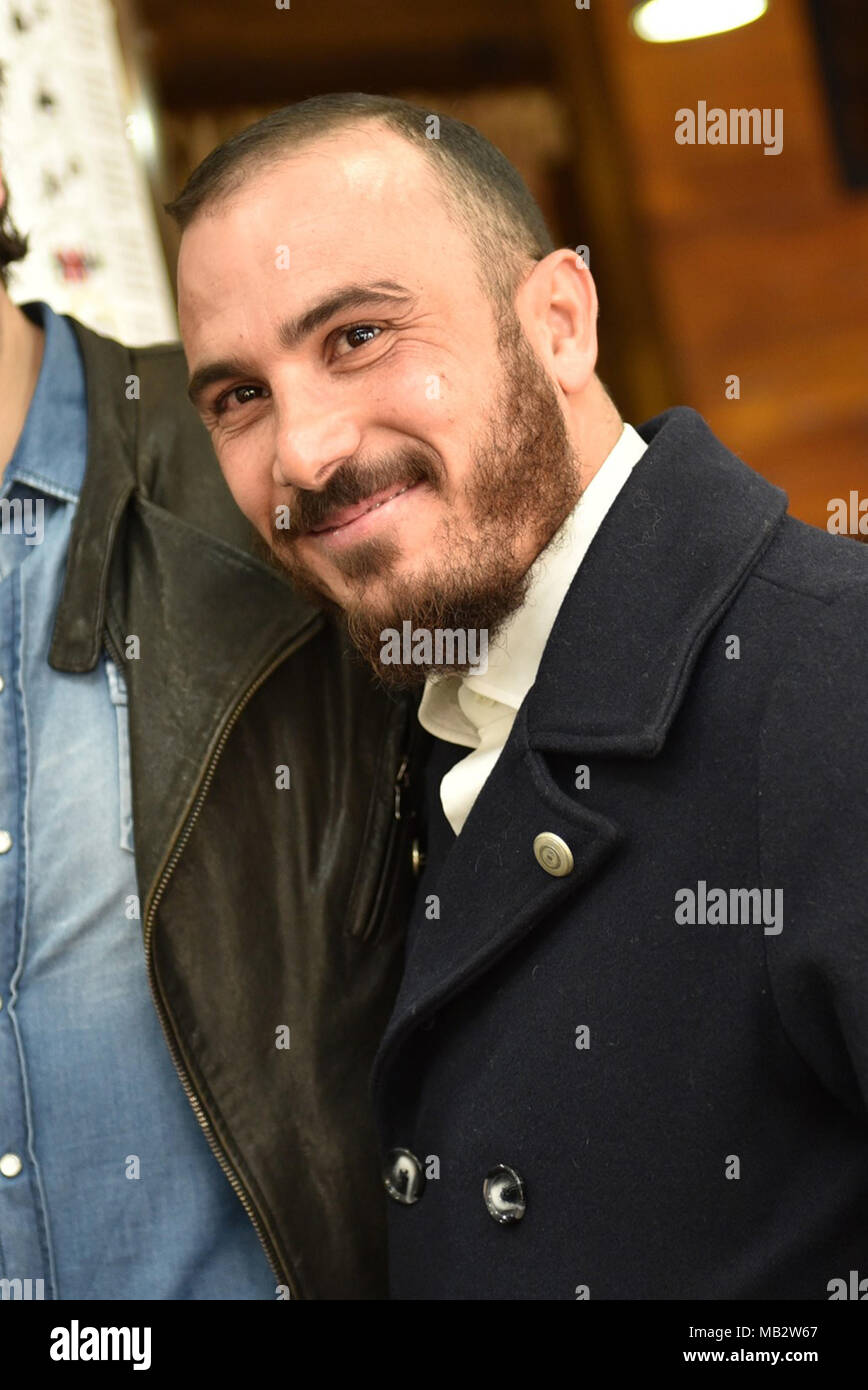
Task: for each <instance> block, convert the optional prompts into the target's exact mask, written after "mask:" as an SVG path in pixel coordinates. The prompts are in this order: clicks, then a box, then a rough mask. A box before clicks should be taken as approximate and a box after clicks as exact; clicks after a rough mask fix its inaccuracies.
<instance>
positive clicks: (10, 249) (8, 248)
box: [0, 66, 27, 288]
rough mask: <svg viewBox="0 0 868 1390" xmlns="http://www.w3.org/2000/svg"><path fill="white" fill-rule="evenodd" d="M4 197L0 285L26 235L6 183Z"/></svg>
mask: <svg viewBox="0 0 868 1390" xmlns="http://www.w3.org/2000/svg"><path fill="white" fill-rule="evenodd" d="M3 83H4V72H3V68H2V66H0V96H2V93H3ZM4 185H5V187H6V198H5V201H4V203H3V206H2V208H0V285H3V286H4V288H5V286H6V285H8V283H9V266H10V265H11V264H12V262H13V261H23V259H24V257H25V256H26V255H27V237H26V236H22V235H21V233H20V232H19V231H18V228H17V227H16V226H15V223H14V222H13V221H12V218H11V216H10V213H9V185H8V184H6V181H5V177H4Z"/></svg>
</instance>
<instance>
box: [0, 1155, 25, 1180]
mask: <svg viewBox="0 0 868 1390" xmlns="http://www.w3.org/2000/svg"><path fill="white" fill-rule="evenodd" d="M23 1167H24V1164H23V1163H22V1162H21V1159H20V1158H19V1157H18V1155H17V1154H4V1155H3V1157H2V1158H0V1173H2V1174H3V1176H4V1178H17V1177H18V1174H19V1173H20V1172H21V1169H22V1168H23Z"/></svg>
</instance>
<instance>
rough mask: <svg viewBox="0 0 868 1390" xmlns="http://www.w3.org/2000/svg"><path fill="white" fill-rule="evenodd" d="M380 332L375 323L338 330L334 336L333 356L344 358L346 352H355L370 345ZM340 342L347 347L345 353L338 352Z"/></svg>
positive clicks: (360, 324)
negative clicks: (367, 344) (366, 344)
mask: <svg viewBox="0 0 868 1390" xmlns="http://www.w3.org/2000/svg"><path fill="white" fill-rule="evenodd" d="M382 331H383V330H382V328H380V327H379V326H378V325H377V324H375V323H354V324H351V325H350V327H349V328H339V329H338V331H337V333H335V335H334V342H335V349H336V352H335V355H336V356H337V357H346V356H347V352H355V351H357V349H358V348H360V347H364V346H365V343H372V342H373V341H374V339H375V338H378V337H379V335H380V334H381V333H382ZM342 342H344V343H347V344H348V345H349V346H348V349H347V351H341V350H340V347H339V345H340V343H342Z"/></svg>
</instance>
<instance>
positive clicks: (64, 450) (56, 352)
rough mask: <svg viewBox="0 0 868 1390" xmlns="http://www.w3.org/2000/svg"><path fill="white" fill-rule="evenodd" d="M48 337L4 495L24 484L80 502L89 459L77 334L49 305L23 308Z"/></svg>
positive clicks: (6, 477)
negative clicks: (16, 486) (79, 496)
mask: <svg viewBox="0 0 868 1390" xmlns="http://www.w3.org/2000/svg"><path fill="white" fill-rule="evenodd" d="M20 308H21V309H22V312H23V313H25V314H26V315H27V317H28V318H29V319H30V320H31V322H33V323H35V324H36V325H37V327H40V328H42V329H43V330H44V332H45V344H44V346H43V352H42V363H41V366H40V368H39V377H38V378H37V382H36V389H35V391H34V393H33V399H32V400H31V402H30V408H29V409H28V411H27V418H26V419H25V421H24V427H23V429H22V431H21V434H20V435H19V437H18V443H17V444H16V446H15V452H14V453H13V455H12V458H11V459H10V460H9V463H8V464H7V466H6V470H5V472H4V474H3V482H2V487H0V491H2V492H3V493H6V492H8V491H9V490H10V489H11V487H12V485H13V484H14V483H24V484H26V485H27V486H28V487H31V488H35V489H36V490H37V491H39V492H42V493H47V494H49V495H51V496H52V497H58V498H61V499H62V500H63V501H66V502H77V501H78V495H79V492H80V491H81V485H82V481H83V478H84V470H85V462H86V459H87V396H86V388H85V378H84V367H83V364H82V360H81V354H80V352H79V349H78V344H77V342H76V340H75V334H74V333H73V331H72V328H71V327H70V325H69V323H68V322H67V321H66V319H64V318H62V317H60V316H59V315H58V314H55V313H54V311H53V310H52V309H51V308H49V306H48V305H47V304H44V303H42V302H41V301H34V302H32V303H30V304H22V305H21V306H20Z"/></svg>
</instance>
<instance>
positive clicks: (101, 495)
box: [49, 319, 136, 671]
mask: <svg viewBox="0 0 868 1390" xmlns="http://www.w3.org/2000/svg"><path fill="white" fill-rule="evenodd" d="M69 321H70V323H71V324H72V327H73V329H74V330H75V335H76V338H77V339H78V345H79V348H80V349H81V354H82V358H83V360H84V374H85V383H86V389H87V438H88V446H87V465H86V468H85V475H84V482H83V483H82V487H81V493H80V495H79V503H78V508H77V510H76V515H75V519H74V521H73V525H72V534H71V536H70V541H69V553H68V555H67V561H66V578H65V581H64V586H63V594H62V596H61V600H60V604H59V606H58V610H57V617H56V619H55V624H54V635H53V638H52V643H51V651H50V653H49V661H50V664H51V665H52V666H53V667H54V668H55V670H58V671H89V670H91V669H92V668H93V666H94V665H95V664H96V661H97V659H98V657H99V653H100V648H101V646H102V632H103V621H104V616H105V597H106V583H107V579H108V570H109V561H110V559H111V553H112V547H113V543H114V538H115V534H116V531H117V526H118V522H119V520H120V518H121V516H122V514H123V511H124V508H125V506H126V504H127V500H128V499H129V496H130V494H131V493H132V491H133V489H134V487H135V482H136V479H135V434H136V412H135V409H134V408H132V407H131V405H130V402H129V401H128V400H127V399H126V397H125V382H126V381H127V379H128V378H129V376H130V375H131V374H132V372H133V366H132V354H131V352H130V349H129V348H125V347H123V346H122V345H121V344H120V343H116V342H114V341H113V340H112V339H110V338H103V337H102V336H101V335H100V334H98V333H93V332H91V330H90V329H87V328H84V327H83V326H82V325H81V324H80V323H77V322H76V321H75V320H74V319H71V320H69ZM124 406H126V407H127V408H126V409H124Z"/></svg>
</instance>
